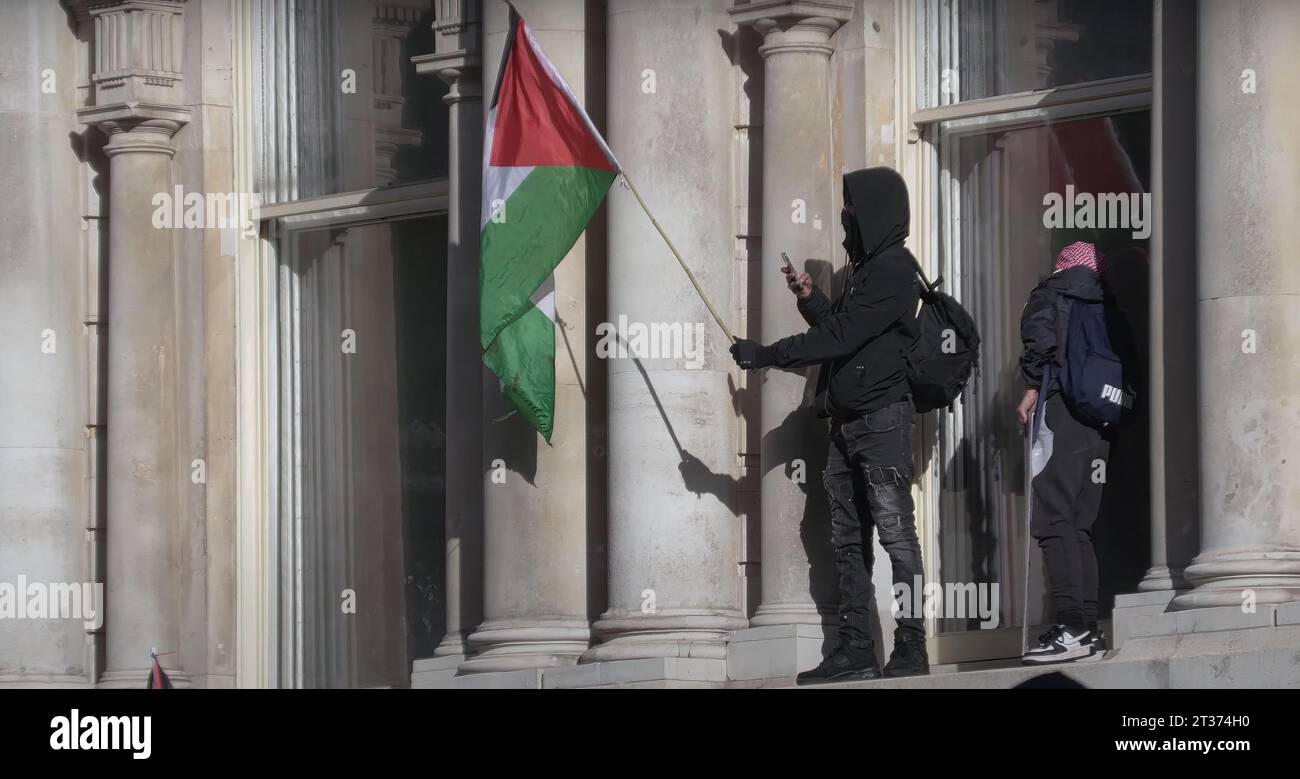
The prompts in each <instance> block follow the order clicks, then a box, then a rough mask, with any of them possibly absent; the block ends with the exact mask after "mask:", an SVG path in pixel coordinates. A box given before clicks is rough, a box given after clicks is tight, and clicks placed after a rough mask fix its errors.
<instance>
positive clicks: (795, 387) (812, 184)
mask: <svg viewBox="0 0 1300 779" xmlns="http://www.w3.org/2000/svg"><path fill="white" fill-rule="evenodd" d="M851 14H852V6H851V4H849V3H818V4H815V5H810V4H808V3H801V2H779V3H771V2H763V3H751V4H748V5H741V6H737V7H736V8H734V9H733V10H732V12H731V15H732V18H733V19H734V20H735V21H736V22H737V23H739V24H752V25H753V26H754V28H755V29H756V30H757V31H758V32H759V33H760V34H761V35H762V36H763V45H762V47H761V48H760V49H759V52H760V53H761V54H762V55H763V62H764V71H763V79H764V94H763V106H764V112H763V141H764V143H763V263H762V268H761V270H760V273H759V278H758V284H759V286H760V288H761V290H762V292H761V306H762V313H761V326H760V331H761V340H762V342H763V343H771V342H773V341H776V340H778V339H780V338H784V337H786V336H788V335H791V334H793V333H798V332H802V331H803V330H806V329H807V327H808V325H807V323H806V322H805V321H804V319H803V317H802V316H801V315H800V314H799V311H798V309H797V308H796V306H795V300H794V296H793V295H791V294H790V290H789V289H788V288H787V287H786V284H785V278H784V277H783V276H781V275H780V273H779V272H778V270H777V269H778V268H779V267H780V266H781V264H782V259H781V252H786V253H787V254H789V255H790V259H791V261H792V262H793V264H794V265H795V267H796V269H797V270H805V269H806V270H809V271H810V272H815V270H814V269H813V268H811V267H808V268H805V264H804V263H805V261H806V260H808V259H819V260H822V261H825V262H829V261H830V260H831V259H832V258H833V257H834V256H835V252H836V250H837V249H836V247H837V244H838V231H839V230H840V220H839V214H838V212H836V211H835V206H834V202H835V193H834V191H833V188H834V186H836V184H837V181H838V179H839V177H838V176H837V175H836V173H835V171H833V170H832V165H831V159H832V157H833V156H834V155H833V153H832V149H831V95H830V56H831V52H832V47H831V44H830V37H831V35H832V34H834V32H835V31H836V30H838V29H839V28H840V26H841V25H843V24H844V23H845V22H846V21H848V19H849V16H850V15H851ZM816 375H817V372H816V369H807V370H803V371H797V372H790V371H778V370H768V371H766V372H765V374H764V375H763V378H762V382H763V383H762V412H761V416H762V428H761V429H762V435H763V442H762V449H761V452H762V454H761V460H762V473H763V477H762V498H761V502H762V515H761V516H762V582H763V590H762V591H763V600H762V605H761V606H760V607H759V609H758V613H757V614H755V615H754V618H753V619H752V620H751V624H752V625H754V626H755V627H760V626H769V625H793V624H807V625H820V624H821V623H822V621H823V617H822V615H821V614H820V613H819V611H818V605H817V604H816V603H815V602H814V597H813V592H812V577H813V576H814V575H819V576H821V577H823V578H824V577H826V576H827V575H828V574H829V573H830V572H829V571H828V570H827V566H829V565H831V560H830V558H829V557H826V558H825V559H821V560H815V559H814V555H813V554H810V552H813V551H814V550H820V551H822V552H827V551H829V549H828V547H826V545H825V544H824V543H823V544H819V543H818V541H817V539H816V538H815V537H814V536H815V532H814V533H809V530H810V529H811V528H822V529H825V528H827V527H828V522H829V520H828V513H827V506H826V501H825V499H824V498H823V497H822V495H821V470H822V465H821V464H822V462H823V458H824V454H825V450H826V445H827V444H826V423H825V421H824V420H821V419H819V418H818V417H817V409H815V408H813V407H812V406H813V404H812V403H811V397H812V395H813V392H812V390H813V385H812V384H811V383H810V381H811V382H815V380H816ZM814 493H815V495H814ZM810 497H812V498H813V499H811V500H810ZM814 563H816V564H817V565H814ZM817 567H820V570H816V569H817ZM830 582H831V584H832V590H831V592H834V589H833V585H834V578H833V576H832V577H831V578H830ZM827 605H828V606H830V607H832V608H833V606H834V604H827Z"/></svg>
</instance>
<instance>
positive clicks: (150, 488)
mask: <svg viewBox="0 0 1300 779" xmlns="http://www.w3.org/2000/svg"><path fill="white" fill-rule="evenodd" d="M90 13H91V15H92V16H93V17H94V20H95V30H96V47H95V50H96V53H97V59H96V62H95V73H94V77H93V78H92V83H93V85H94V97H95V105H94V107H91V108H85V109H81V110H80V111H79V112H78V115H79V117H80V119H81V121H82V122H83V123H85V124H93V125H97V126H98V127H99V128H100V129H101V130H103V131H104V132H105V133H106V134H107V135H108V137H109V141H108V145H107V146H106V147H105V153H106V154H107V155H108V157H109V241H108V255H109V256H108V273H107V279H108V318H107V320H108V328H107V341H108V346H107V361H106V364H107V365H108V371H107V409H108V412H107V428H108V436H107V439H108V446H107V467H108V479H107V482H108V484H107V500H106V504H107V527H108V530H107V534H106V535H107V546H108V550H107V571H106V580H107V587H106V593H105V598H106V609H105V632H106V635H107V651H106V657H105V664H106V670H105V672H104V674H103V676H102V677H101V679H100V684H101V685H103V686H125V687H138V686H140V684H141V683H142V682H141V680H142V679H144V678H145V674H146V673H147V671H148V669H149V667H150V664H151V662H152V661H151V659H150V656H149V652H150V649H151V648H156V649H157V650H158V651H159V652H160V653H161V652H172V651H175V650H177V649H178V648H179V646H180V641H181V635H180V624H179V617H180V604H179V601H178V593H179V591H180V585H181V582H180V581H179V580H178V575H179V574H178V572H179V570H180V555H181V549H180V527H179V522H180V495H179V487H180V479H181V478H182V474H181V469H180V463H181V460H182V459H183V456H182V453H181V452H179V451H178V427H177V399H176V370H177V362H178V355H177V353H176V321H175V303H174V300H175V294H176V290H175V288H174V285H175V278H176V276H175V270H174V267H173V263H174V262H175V251H174V243H173V240H174V234H173V233H172V231H171V230H169V229H165V228H161V227H159V226H156V225H155V224H154V220H153V216H154V212H155V209H156V208H157V206H158V203H156V202H155V201H154V197H155V195H158V194H160V193H162V194H164V195H166V196H167V197H168V198H170V197H172V196H173V194H172V170H171V164H172V156H173V155H174V154H175V151H176V147H175V144H174V143H173V136H174V135H175V134H176V132H177V131H178V130H179V129H180V128H181V127H182V126H183V125H184V124H185V123H187V122H188V121H189V116H190V109H188V108H184V107H181V106H180V105H179V103H180V100H181V96H180V94H179V91H180V81H181V75H180V73H181V63H182V57H181V54H182V52H181V40H182V29H183V23H184V3H183V2H176V1H175V0H148V1H145V0H127V1H126V2H116V3H107V4H104V5H100V6H96V7H94V8H92V9H91V11H90ZM173 205H181V204H173ZM178 658H179V656H178V655H174V654H171V655H164V656H163V657H162V658H161V660H162V664H163V667H164V668H166V669H167V671H168V674H169V675H170V676H171V678H172V681H173V683H175V684H176V685H177V686H183V685H186V684H188V678H187V676H186V674H185V673H184V672H183V671H181V670H180V669H179V667H178Z"/></svg>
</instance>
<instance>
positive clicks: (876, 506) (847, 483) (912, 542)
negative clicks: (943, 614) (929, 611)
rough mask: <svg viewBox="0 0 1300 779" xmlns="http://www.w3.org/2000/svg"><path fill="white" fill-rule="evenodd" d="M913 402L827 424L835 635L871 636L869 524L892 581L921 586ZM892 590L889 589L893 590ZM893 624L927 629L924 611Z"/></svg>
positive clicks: (857, 638) (909, 589)
mask: <svg viewBox="0 0 1300 779" xmlns="http://www.w3.org/2000/svg"><path fill="white" fill-rule="evenodd" d="M915 413H916V412H915V409H914V408H913V406H912V401H911V400H908V399H904V400H900V401H898V402H896V403H894V404H892V405H890V406H886V407H885V408H882V409H879V410H877V411H872V412H870V413H868V414H866V415H865V416H862V417H858V418H857V419H853V420H851V421H848V422H844V423H836V424H834V425H833V426H832V427H831V449H830V455H829V457H828V458H827V461H826V470H825V471H824V472H823V474H822V483H823V484H824V485H825V487H826V497H827V498H828V499H829V500H830V506H831V540H832V542H833V544H834V546H835V567H836V569H837V570H838V572H839V581H840V613H839V617H840V639H841V640H842V641H862V640H864V639H869V638H871V563H872V555H871V528H872V527H873V526H874V527H875V528H876V531H877V532H878V533H879V534H880V545H881V546H882V547H884V549H885V551H886V552H887V553H888V554H889V561H890V563H891V565H892V566H893V574H894V584H895V587H897V586H898V585H899V584H905V585H906V586H907V589H905V590H904V592H913V591H915V590H916V588H917V587H919V586H920V585H921V582H922V580H921V577H922V570H921V544H920V541H919V540H918V539H917V536H916V515H915V513H914V507H913V505H912V424H913V416H914V414H915ZM891 597H892V593H891ZM898 627H899V628H900V629H902V630H912V631H916V632H917V633H919V634H920V635H922V636H924V635H925V625H924V623H923V620H922V615H920V614H917V615H908V616H904V615H903V614H900V618H899V619H898Z"/></svg>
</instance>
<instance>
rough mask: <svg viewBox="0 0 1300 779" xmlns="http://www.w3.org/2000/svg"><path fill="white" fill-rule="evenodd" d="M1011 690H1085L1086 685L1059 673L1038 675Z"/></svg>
mask: <svg viewBox="0 0 1300 779" xmlns="http://www.w3.org/2000/svg"><path fill="white" fill-rule="evenodd" d="M1011 689H1013V690H1086V689H1088V685H1086V684H1084V683H1083V682H1080V681H1079V680H1077V679H1072V678H1070V677H1069V676H1066V675H1065V674H1063V673H1061V672H1060V671H1052V672H1051V673H1046V674H1039V675H1038V676H1035V677H1033V678H1030V679H1026V680H1024V681H1023V682H1021V683H1020V684H1017V685H1015V686H1014V687H1012V688H1011Z"/></svg>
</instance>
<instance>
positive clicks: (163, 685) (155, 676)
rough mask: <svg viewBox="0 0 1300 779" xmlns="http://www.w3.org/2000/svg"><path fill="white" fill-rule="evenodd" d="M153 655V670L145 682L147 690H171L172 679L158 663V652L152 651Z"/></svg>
mask: <svg viewBox="0 0 1300 779" xmlns="http://www.w3.org/2000/svg"><path fill="white" fill-rule="evenodd" d="M150 654H151V655H153V670H152V671H150V672H149V679H148V681H146V682H145V685H144V686H145V689H146V690H163V689H166V690H170V689H172V680H171V679H169V678H167V674H166V672H164V671H163V669H162V666H161V665H159V664H158V653H157V652H150Z"/></svg>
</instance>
